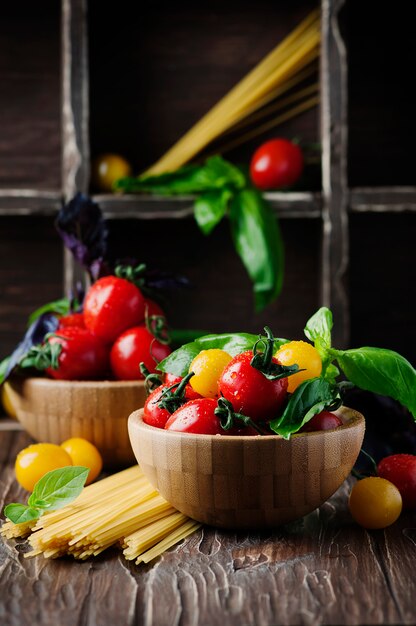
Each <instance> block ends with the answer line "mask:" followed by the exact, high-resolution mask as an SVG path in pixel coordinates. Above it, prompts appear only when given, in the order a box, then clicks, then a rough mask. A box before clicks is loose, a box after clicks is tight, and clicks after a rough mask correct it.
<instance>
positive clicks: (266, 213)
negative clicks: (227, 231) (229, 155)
mask: <svg viewBox="0 0 416 626" xmlns="http://www.w3.org/2000/svg"><path fill="white" fill-rule="evenodd" d="M230 224H231V233H232V237H233V240H234V245H235V248H236V250H237V253H238V254H239V256H240V258H241V260H242V262H243V264H244V266H245V268H246V270H247V272H248V274H249V276H250V278H251V280H252V282H253V285H254V302H255V309H256V311H261V310H262V309H264V307H265V306H267V305H268V304H270V302H272V301H273V300H274V299H275V298H276V297H277V296H278V295H279V293H280V291H281V289H282V283H283V265H284V254H283V242H282V238H281V235H280V229H279V226H278V223H277V220H276V217H275V215H274V213H273V210H272V208H271V207H270V205H269V204H268V203H266V202H265V201H264V200H263V198H262V196H261V194H260V193H259V192H258V191H256V190H255V189H244V190H242V191H240V192H238V193H236V194H235V196H234V198H233V201H232V203H231V210H230Z"/></svg>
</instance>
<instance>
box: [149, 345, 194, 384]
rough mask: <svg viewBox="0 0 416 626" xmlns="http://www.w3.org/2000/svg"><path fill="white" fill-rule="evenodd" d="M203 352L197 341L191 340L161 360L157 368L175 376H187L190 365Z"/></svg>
mask: <svg viewBox="0 0 416 626" xmlns="http://www.w3.org/2000/svg"><path fill="white" fill-rule="evenodd" d="M200 352H201V348H200V346H199V345H198V343H197V342H196V341H191V342H190V343H186V344H185V345H184V346H181V347H180V348H178V349H177V350H175V351H174V352H171V353H170V354H169V356H167V357H166V359H163V361H160V363H158V365H157V369H158V370H159V371H161V372H169V373H170V374H174V375H175V376H186V374H188V372H189V366H190V364H191V363H192V361H193V360H194V358H195V357H196V356H197V354H199V353H200Z"/></svg>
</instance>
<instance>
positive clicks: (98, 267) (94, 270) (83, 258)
mask: <svg viewBox="0 0 416 626" xmlns="http://www.w3.org/2000/svg"><path fill="white" fill-rule="evenodd" d="M56 228H57V231H58V233H59V235H60V236H61V238H62V240H63V242H64V245H65V247H66V248H68V250H70V251H71V253H72V254H73V256H74V258H75V260H76V261H77V262H78V263H80V265H82V266H83V267H84V268H85V269H86V270H87V271H88V273H89V274H90V276H91V278H92V279H93V280H96V279H97V278H98V277H99V276H100V275H101V272H102V271H103V267H102V266H103V263H104V261H103V259H104V257H105V255H106V252H107V235H108V230H107V226H106V223H105V220H104V218H103V215H102V212H101V209H100V207H99V206H98V204H97V203H96V202H93V201H92V200H91V199H90V198H89V197H88V196H85V195H84V194H82V193H77V194H76V195H75V196H74V198H73V199H72V200H71V201H70V202H68V204H65V205H64V206H63V207H62V209H61V210H60V211H59V213H58V217H57V219H56Z"/></svg>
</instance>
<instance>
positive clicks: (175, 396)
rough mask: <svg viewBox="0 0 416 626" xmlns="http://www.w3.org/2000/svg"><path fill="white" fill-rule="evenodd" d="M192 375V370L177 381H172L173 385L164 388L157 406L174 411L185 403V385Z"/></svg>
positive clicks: (170, 411)
mask: <svg viewBox="0 0 416 626" xmlns="http://www.w3.org/2000/svg"><path fill="white" fill-rule="evenodd" d="M193 375H194V372H189V374H187V375H186V376H185V377H184V378H182V380H181V381H180V382H179V383H173V385H170V387H168V388H167V389H165V391H164V392H163V393H162V395H161V396H160V398H159V402H158V406H159V407H160V408H161V409H166V410H167V411H169V413H174V412H175V411H176V409H179V407H180V406H182V404H185V402H186V398H185V389H186V385H187V384H188V382H189V381H190V379H191V378H192V376H193ZM173 390H175V391H173Z"/></svg>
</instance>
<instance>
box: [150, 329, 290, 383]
mask: <svg viewBox="0 0 416 626" xmlns="http://www.w3.org/2000/svg"><path fill="white" fill-rule="evenodd" d="M258 339H259V336H258V335H253V334H250V333H222V334H220V335H214V334H210V335H204V336H203V337H198V338H197V339H195V341H192V342H190V343H187V344H185V345H183V346H181V347H180V348H178V349H177V350H175V351H174V352H172V353H171V354H169V356H167V357H166V359H163V361H161V362H160V363H159V364H158V366H157V369H158V370H160V371H161V372H169V373H170V374H175V376H186V374H187V373H188V372H189V366H190V364H191V363H192V361H193V360H194V358H195V357H196V356H197V355H198V354H199V353H200V352H201V350H210V349H211V348H217V349H219V350H225V351H226V352H228V353H229V354H231V356H235V355H236V354H240V353H241V352H245V351H246V350H252V349H253V346H254V344H255V343H256V341H258ZM287 342H288V340H287V339H281V338H275V340H274V345H275V348H276V350H278V349H279V348H280V346H282V345H283V344H284V343H287Z"/></svg>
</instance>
